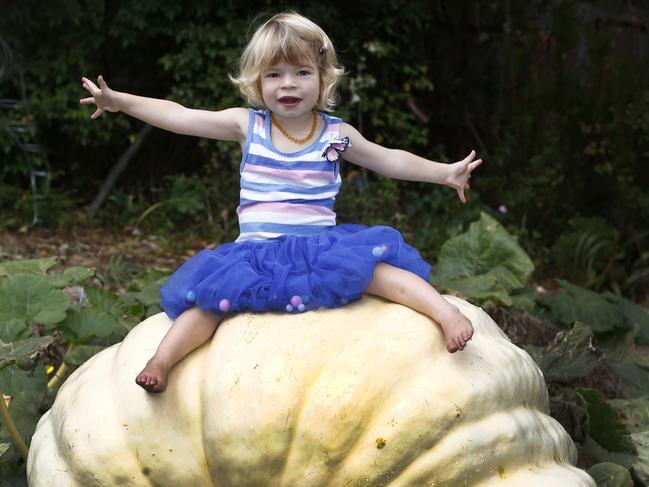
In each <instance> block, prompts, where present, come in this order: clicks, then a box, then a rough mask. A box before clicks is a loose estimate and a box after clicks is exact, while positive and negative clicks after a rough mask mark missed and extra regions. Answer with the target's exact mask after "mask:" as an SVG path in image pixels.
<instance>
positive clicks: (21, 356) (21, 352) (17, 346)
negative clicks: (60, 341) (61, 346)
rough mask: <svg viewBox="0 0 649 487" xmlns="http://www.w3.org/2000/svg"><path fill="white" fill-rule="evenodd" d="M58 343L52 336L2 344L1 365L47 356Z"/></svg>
mask: <svg viewBox="0 0 649 487" xmlns="http://www.w3.org/2000/svg"><path fill="white" fill-rule="evenodd" d="M56 341H57V338H56V337H55V336H52V335H48V336H42V337H31V338H27V339H25V340H19V341H15V342H10V343H3V342H0V364H2V363H5V362H18V363H20V362H23V363H24V361H25V359H28V360H31V359H32V358H33V357H35V356H37V355H39V354H40V355H43V354H45V355H47V354H49V353H50V347H51V346H52V344H53V343H55V342H56Z"/></svg>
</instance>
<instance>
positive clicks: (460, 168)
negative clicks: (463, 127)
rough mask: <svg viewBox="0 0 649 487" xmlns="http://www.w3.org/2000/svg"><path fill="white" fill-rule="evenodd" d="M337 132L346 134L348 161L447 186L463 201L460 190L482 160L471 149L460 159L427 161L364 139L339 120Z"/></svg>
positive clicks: (405, 178)
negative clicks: (349, 142)
mask: <svg viewBox="0 0 649 487" xmlns="http://www.w3.org/2000/svg"><path fill="white" fill-rule="evenodd" d="M340 135H341V137H349V140H350V141H351V146H350V147H349V148H348V149H347V150H346V151H345V154H344V158H345V159H346V160H348V161H349V162H352V163H354V164H357V165H359V166H362V167H366V168H367V169H370V170H372V171H375V172H377V173H379V174H382V175H384V176H388V177H391V178H396V179H404V180H406V181H424V182H429V183H437V184H444V185H446V186H450V187H451V188H453V189H455V190H456V191H457V193H458V196H459V197H460V200H461V201H462V203H466V197H465V195H464V190H465V189H468V188H469V179H470V178H471V172H472V171H473V170H474V169H475V168H476V167H478V166H479V165H480V164H482V159H475V156H476V153H475V151H471V153H470V154H469V155H468V156H467V157H465V158H464V159H462V160H461V161H458V162H455V163H450V164H445V163H441V162H435V161H429V160H428V159H424V158H423V157H419V156H416V155H414V154H411V153H410V152H407V151H404V150H400V149H387V148H385V147H383V146H380V145H378V144H375V143H373V142H370V141H369V140H367V139H365V137H363V136H362V135H361V133H360V132H359V131H358V130H356V129H355V128H354V127H352V126H351V125H349V124H347V123H343V125H342V127H341V129H340Z"/></svg>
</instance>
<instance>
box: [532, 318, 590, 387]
mask: <svg viewBox="0 0 649 487" xmlns="http://www.w3.org/2000/svg"><path fill="white" fill-rule="evenodd" d="M592 339H593V332H592V330H591V329H590V327H589V326H588V325H585V324H583V323H575V325H574V326H573V327H572V329H571V330H570V331H569V332H567V333H564V334H563V336H562V337H561V338H560V339H559V340H558V341H557V342H556V343H554V344H552V345H550V346H549V347H548V348H547V349H546V350H545V353H543V354H542V355H541V357H540V361H539V367H540V368H541V370H542V371H543V375H544V376H545V378H546V379H547V380H548V381H561V382H566V381H570V380H572V379H578V378H580V377H586V376H587V375H589V374H590V373H591V372H592V371H593V369H594V368H595V366H596V365H597V361H598V358H597V355H596V353H595V349H594V348H593V344H592Z"/></svg>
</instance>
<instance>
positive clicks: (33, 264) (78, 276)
mask: <svg viewBox="0 0 649 487" xmlns="http://www.w3.org/2000/svg"><path fill="white" fill-rule="evenodd" d="M56 263H57V262H56V259H55V258H43V259H31V260H23V261H8V262H1V263H0V389H1V390H2V391H3V393H4V394H6V395H7V396H8V397H9V398H10V404H9V413H10V415H11V417H12V420H13V422H14V423H15V425H16V427H17V429H18V432H19V434H20V435H21V436H22V438H23V439H24V441H25V442H27V443H28V442H29V439H30V438H31V436H32V434H33V432H34V428H35V427H36V423H37V421H38V419H39V417H40V415H41V414H42V413H43V411H45V410H47V409H48V408H49V407H50V406H51V404H52V400H53V398H54V397H53V394H50V392H51V391H49V390H48V373H47V372H46V366H50V367H52V366H54V367H53V368H54V369H56V367H58V366H60V365H61V364H62V363H65V364H66V365H67V366H70V367H77V366H79V365H81V364H82V363H83V362H85V361H86V360H88V359H89V358H90V357H91V356H92V355H94V354H95V353H97V352H99V351H100V350H102V349H104V348H106V347H107V346H110V345H112V344H114V343H117V342H119V341H121V340H122V338H123V337H124V336H125V334H126V333H127V332H128V331H129V330H130V329H131V328H132V327H133V326H134V325H135V324H136V323H138V322H139V321H140V320H141V319H142V318H143V317H144V315H145V313H146V312H149V313H152V312H153V311H154V310H155V309H157V310H159V309H160V308H159V306H158V302H159V298H158V296H157V294H156V293H157V290H159V287H160V285H161V282H163V281H164V278H163V277H162V276H163V275H164V273H163V272H161V271H158V270H155V269H154V270H151V271H148V272H146V273H144V274H143V275H141V276H138V277H137V278H136V279H135V280H134V283H133V284H132V287H129V289H132V291H131V292H130V295H129V296H127V297H126V298H125V299H123V297H122V296H119V295H116V294H114V293H112V292H110V291H108V290H107V289H102V288H98V287H96V283H97V282H96V281H95V282H94V283H93V284H88V285H87V286H86V288H85V290H84V288H82V287H80V286H79V285H80V284H83V283H87V282H88V281H89V280H90V279H91V278H92V277H93V276H94V270H93V269H90V268H85V267H79V266H73V267H68V268H66V269H64V270H63V271H57V272H53V271H54V269H55V266H56ZM152 281H153V282H152ZM142 301H144V302H145V303H147V306H148V308H145V306H144V305H143V304H142ZM156 307H157V308H156ZM0 400H3V399H2V398H1V397H0ZM18 458H19V454H18V450H17V448H16V447H14V446H13V444H12V440H11V437H10V434H9V431H8V429H7V426H6V425H0V479H2V481H3V485H4V484H7V482H9V483H11V482H14V481H15V482H18V484H16V485H19V484H22V483H24V467H20V464H19V463H18ZM7 485H9V484H7Z"/></svg>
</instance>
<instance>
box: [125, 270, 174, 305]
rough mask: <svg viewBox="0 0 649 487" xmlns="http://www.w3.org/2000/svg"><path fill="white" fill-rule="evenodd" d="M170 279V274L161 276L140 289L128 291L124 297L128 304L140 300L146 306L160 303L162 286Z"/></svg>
mask: <svg viewBox="0 0 649 487" xmlns="http://www.w3.org/2000/svg"><path fill="white" fill-rule="evenodd" d="M167 279H169V276H168V275H165V276H164V277H161V278H159V279H157V280H155V281H153V282H151V283H149V284H147V285H145V286H144V287H143V288H142V290H140V291H128V292H125V293H124V294H122V299H123V300H124V302H126V303H127V304H129V305H130V304H133V303H134V302H135V301H139V302H140V303H142V304H143V305H144V306H145V307H147V308H148V307H150V306H154V305H159V304H160V288H161V287H162V286H164V284H165V282H167Z"/></svg>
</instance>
